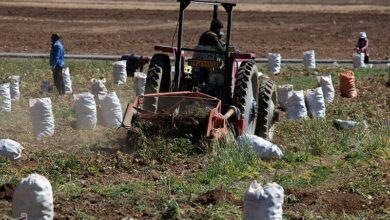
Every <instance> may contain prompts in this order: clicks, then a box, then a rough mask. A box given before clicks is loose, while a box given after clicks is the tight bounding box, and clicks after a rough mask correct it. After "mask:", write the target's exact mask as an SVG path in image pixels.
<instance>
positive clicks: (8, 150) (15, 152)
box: [0, 139, 24, 160]
mask: <svg viewBox="0 0 390 220" xmlns="http://www.w3.org/2000/svg"><path fill="white" fill-rule="evenodd" d="M23 149H24V148H23V147H22V145H21V144H19V143H18V142H16V141H14V140H11V139H0V156H3V157H7V158H8V159H10V160H17V159H19V158H21V157H22V150H23Z"/></svg>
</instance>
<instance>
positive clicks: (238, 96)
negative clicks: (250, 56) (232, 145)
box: [233, 61, 259, 134]
mask: <svg viewBox="0 0 390 220" xmlns="http://www.w3.org/2000/svg"><path fill="white" fill-rule="evenodd" d="M258 96H259V80H258V78H257V67H256V64H255V62H254V61H246V62H242V63H241V65H240V68H239V69H238V71H237V73H236V83H235V88H234V95H233V100H234V104H235V106H236V107H238V108H239V109H240V111H241V114H242V116H243V117H244V118H245V130H244V133H246V134H254V133H255V129H256V123H257V108H258V107H257V101H258Z"/></svg>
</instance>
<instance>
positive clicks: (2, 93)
mask: <svg viewBox="0 0 390 220" xmlns="http://www.w3.org/2000/svg"><path fill="white" fill-rule="evenodd" d="M19 81H20V77H19V76H11V77H9V82H8V83H3V84H0V112H11V106H12V101H18V100H19V99H20V90H19Z"/></svg>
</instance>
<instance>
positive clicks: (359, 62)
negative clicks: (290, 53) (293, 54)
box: [268, 50, 372, 74]
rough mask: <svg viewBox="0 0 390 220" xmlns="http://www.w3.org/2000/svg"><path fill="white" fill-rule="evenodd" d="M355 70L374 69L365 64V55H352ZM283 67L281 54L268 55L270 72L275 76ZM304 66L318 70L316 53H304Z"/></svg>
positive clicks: (370, 65) (312, 51) (310, 51)
mask: <svg viewBox="0 0 390 220" xmlns="http://www.w3.org/2000/svg"><path fill="white" fill-rule="evenodd" d="M352 61H353V68H354V69H357V68H367V67H368V68H372V64H365V63H364V53H354V54H352ZM281 66H282V57H281V55H280V53H269V54H268V71H270V72H271V73H273V74H278V73H280V70H281ZM303 66H304V67H305V68H308V69H315V68H316V60H315V52H314V50H309V51H306V52H304V53H303Z"/></svg>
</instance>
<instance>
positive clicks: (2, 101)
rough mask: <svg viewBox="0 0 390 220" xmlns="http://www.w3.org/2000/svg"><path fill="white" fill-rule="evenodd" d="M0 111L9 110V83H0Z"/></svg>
mask: <svg viewBox="0 0 390 220" xmlns="http://www.w3.org/2000/svg"><path fill="white" fill-rule="evenodd" d="M0 112H11V91H10V84H9V83H4V84H1V85H0Z"/></svg>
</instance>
